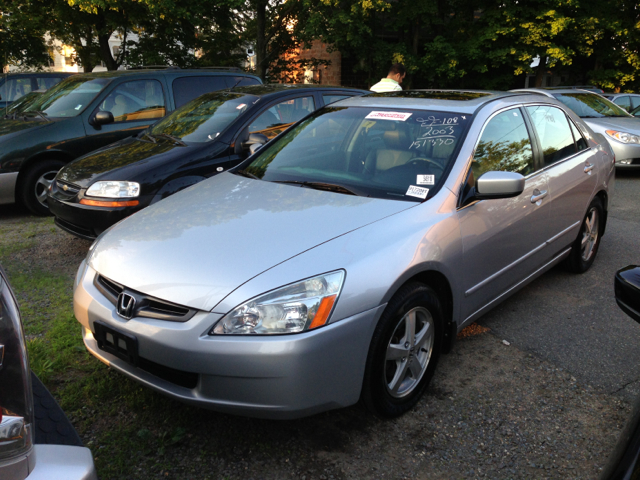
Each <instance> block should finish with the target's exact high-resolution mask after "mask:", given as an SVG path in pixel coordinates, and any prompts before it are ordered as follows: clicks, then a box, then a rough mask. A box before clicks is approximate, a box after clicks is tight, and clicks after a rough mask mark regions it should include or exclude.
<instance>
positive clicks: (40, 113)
mask: <svg viewBox="0 0 640 480" xmlns="http://www.w3.org/2000/svg"><path fill="white" fill-rule="evenodd" d="M27 113H35V114H36V115H38V116H39V117H42V118H44V119H45V120H46V121H47V122H51V119H50V118H47V116H46V115H45V114H44V112H41V111H40V110H30V111H29V112H25V115H24V118H28V117H27V115H26V114H27Z"/></svg>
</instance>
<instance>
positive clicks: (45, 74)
mask: <svg viewBox="0 0 640 480" xmlns="http://www.w3.org/2000/svg"><path fill="white" fill-rule="evenodd" d="M71 75H77V74H76V73H73V72H15V73H7V74H2V75H0V78H4V77H9V78H16V77H17V78H20V77H69V76H71Z"/></svg>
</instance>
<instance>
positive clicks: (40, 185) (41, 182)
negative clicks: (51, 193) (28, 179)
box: [34, 170, 58, 208]
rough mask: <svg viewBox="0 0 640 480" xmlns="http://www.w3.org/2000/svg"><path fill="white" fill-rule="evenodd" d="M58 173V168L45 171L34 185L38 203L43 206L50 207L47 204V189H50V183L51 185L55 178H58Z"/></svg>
mask: <svg viewBox="0 0 640 480" xmlns="http://www.w3.org/2000/svg"><path fill="white" fill-rule="evenodd" d="M57 174H58V171H57V170H53V171H50V172H45V173H43V174H42V175H40V178H38V180H37V181H36V184H35V186H34V190H35V192H34V193H35V195H36V199H37V200H38V203H39V204H40V205H42V206H43V207H46V208H49V207H48V205H47V191H48V190H49V185H51V182H53V179H54V178H56V175H57Z"/></svg>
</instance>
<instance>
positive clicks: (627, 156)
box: [605, 135, 640, 168]
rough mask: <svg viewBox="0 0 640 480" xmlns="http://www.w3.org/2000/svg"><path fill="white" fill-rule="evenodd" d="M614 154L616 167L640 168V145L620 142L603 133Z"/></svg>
mask: <svg viewBox="0 0 640 480" xmlns="http://www.w3.org/2000/svg"><path fill="white" fill-rule="evenodd" d="M605 138H606V139H607V140H608V141H609V145H611V148H612V149H613V153H615V155H616V163H615V165H616V168H640V145H636V144H628V143H621V142H618V141H617V140H614V139H612V138H610V137H609V136H607V135H605Z"/></svg>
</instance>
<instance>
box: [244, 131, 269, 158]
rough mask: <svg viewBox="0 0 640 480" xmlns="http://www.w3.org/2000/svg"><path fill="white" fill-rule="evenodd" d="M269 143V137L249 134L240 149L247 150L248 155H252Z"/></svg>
mask: <svg viewBox="0 0 640 480" xmlns="http://www.w3.org/2000/svg"><path fill="white" fill-rule="evenodd" d="M268 141H269V137H267V136H266V135H263V134H262V133H251V134H249V138H248V140H247V141H246V142H244V143H243V144H242V148H243V149H245V150H247V149H248V150H249V153H250V154H251V155H253V154H254V153H255V152H257V151H258V150H259V149H260V148H261V147H262V146H263V145H264V144H265V143H267V142H268Z"/></svg>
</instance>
